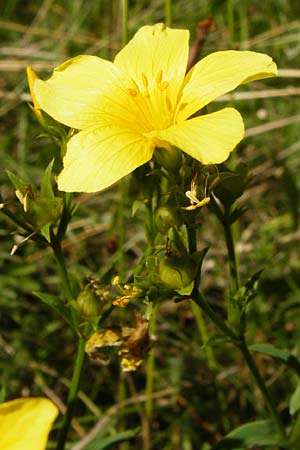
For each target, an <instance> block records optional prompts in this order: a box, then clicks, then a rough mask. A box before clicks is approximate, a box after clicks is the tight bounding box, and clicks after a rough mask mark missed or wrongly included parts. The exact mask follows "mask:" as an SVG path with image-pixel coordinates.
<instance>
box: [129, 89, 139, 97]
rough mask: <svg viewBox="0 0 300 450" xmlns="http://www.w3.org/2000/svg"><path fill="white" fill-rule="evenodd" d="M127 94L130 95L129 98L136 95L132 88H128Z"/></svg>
mask: <svg viewBox="0 0 300 450" xmlns="http://www.w3.org/2000/svg"><path fill="white" fill-rule="evenodd" d="M127 92H128V94H129V95H131V97H136V96H137V94H138V93H137V91H136V90H135V89H132V88H128V89H127Z"/></svg>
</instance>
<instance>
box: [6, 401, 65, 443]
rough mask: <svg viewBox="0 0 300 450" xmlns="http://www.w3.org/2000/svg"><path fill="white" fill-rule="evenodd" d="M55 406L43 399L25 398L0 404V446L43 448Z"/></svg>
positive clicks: (52, 420) (55, 413)
mask: <svg viewBox="0 0 300 450" xmlns="http://www.w3.org/2000/svg"><path fill="white" fill-rule="evenodd" d="M57 414H58V409H57V407H56V406H55V405H54V404H53V403H52V402H51V401H50V400H48V399H46V398H24V399H17V400H12V401H9V402H5V403H2V404H1V405H0V448H1V449H3V450H4V449H5V450H21V449H22V450H44V449H45V448H46V445H47V440H48V434H49V431H50V429H51V425H52V423H53V422H54V420H55V418H56V416H57Z"/></svg>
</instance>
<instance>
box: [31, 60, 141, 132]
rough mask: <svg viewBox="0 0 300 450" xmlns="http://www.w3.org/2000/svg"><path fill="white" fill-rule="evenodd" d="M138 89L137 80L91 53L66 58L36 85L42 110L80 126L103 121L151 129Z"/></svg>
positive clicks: (36, 92)
mask: <svg viewBox="0 0 300 450" xmlns="http://www.w3.org/2000/svg"><path fill="white" fill-rule="evenodd" d="M135 92H136V85H135V83H134V82H133V81H132V80H131V79H130V78H129V77H128V76H127V75H126V74H125V73H123V72H122V71H121V70H120V69H118V68H117V67H116V66H115V65H114V64H113V63H111V62H110V61H106V60H104V59H101V58H98V57H96V56H88V55H81V56H77V57H76V58H73V59H70V60H68V61H66V62H65V63H64V64H62V65H61V66H59V67H58V68H56V69H55V70H54V72H53V75H52V77H51V78H50V79H49V80H47V81H42V80H40V79H37V80H35V82H34V85H33V93H34V96H35V98H36V100H37V102H38V103H39V105H40V107H41V109H42V110H44V111H46V113H47V114H49V115H50V116H52V117H53V118H54V119H55V120H57V121H58V122H61V123H63V124H65V125H67V126H69V127H72V128H77V129H79V130H82V129H86V128H88V127H93V126H95V125H99V126H101V125H102V124H113V125H118V124H120V125H121V126H124V127H129V128H130V127H131V128H133V129H136V128H137V127H139V128H140V129H141V130H145V129H149V124H148V123H147V119H146V118H145V117H144V116H143V113H141V111H140V108H139V105H138V104H137V102H136V99H135V97H134V95H132V93H135Z"/></svg>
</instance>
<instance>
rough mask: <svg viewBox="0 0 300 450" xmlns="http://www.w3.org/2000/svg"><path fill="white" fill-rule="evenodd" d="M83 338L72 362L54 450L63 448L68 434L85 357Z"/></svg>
mask: <svg viewBox="0 0 300 450" xmlns="http://www.w3.org/2000/svg"><path fill="white" fill-rule="evenodd" d="M84 349H85V340H84V339H83V338H79V342H78V349H77V355H76V359H75V363H74V369H73V375H72V381H71V387H70V390H69V394H68V400H67V410H66V413H65V415H64V417H63V421H62V426H61V429H60V434H59V438H58V443H57V447H56V450H63V449H64V448H65V443H66V440H67V436H68V431H69V428H70V425H71V421H72V417H73V410H74V405H75V402H76V399H77V394H78V389H79V383H80V378H81V374H82V370H83V364H84V358H85V352H84Z"/></svg>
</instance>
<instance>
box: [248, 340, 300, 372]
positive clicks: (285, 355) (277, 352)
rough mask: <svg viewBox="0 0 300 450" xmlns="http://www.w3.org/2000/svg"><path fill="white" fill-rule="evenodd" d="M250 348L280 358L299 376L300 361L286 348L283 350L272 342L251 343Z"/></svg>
mask: <svg viewBox="0 0 300 450" xmlns="http://www.w3.org/2000/svg"><path fill="white" fill-rule="evenodd" d="M249 348H250V350H252V351H254V352H259V353H264V354H265V355H268V356H271V357H272V358H274V359H277V360H280V361H282V362H283V363H285V364H286V365H287V366H289V367H290V368H291V369H293V370H294V371H295V372H296V373H297V375H298V376H300V362H299V360H298V359H297V358H296V357H295V356H294V355H292V354H291V353H290V352H289V351H288V350H283V349H279V348H276V347H274V345H272V344H268V343H264V344H252V345H250V346H249Z"/></svg>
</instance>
